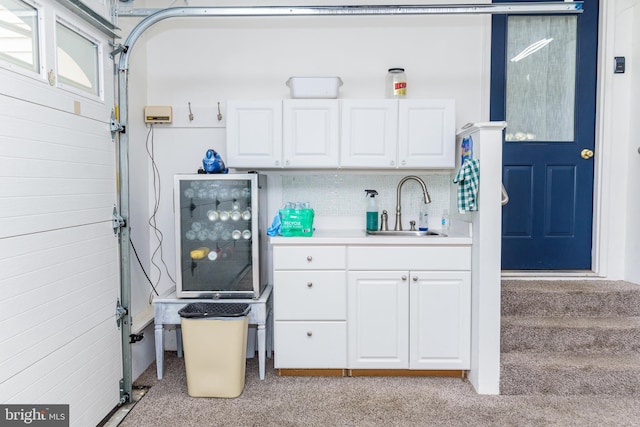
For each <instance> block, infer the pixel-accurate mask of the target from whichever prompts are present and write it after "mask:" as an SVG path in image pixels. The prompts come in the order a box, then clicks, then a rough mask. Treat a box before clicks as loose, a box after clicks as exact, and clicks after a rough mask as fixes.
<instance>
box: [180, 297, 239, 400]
mask: <svg viewBox="0 0 640 427" xmlns="http://www.w3.org/2000/svg"><path fill="white" fill-rule="evenodd" d="M249 309H250V307H249V304H243V303H192V304H187V305H186V306H185V307H183V308H182V309H181V310H180V311H178V314H179V315H180V318H181V319H180V324H181V327H182V348H183V352H184V363H185V367H186V371H187V392H188V393H189V396H192V397H238V396H240V394H241V393H242V390H243V389H244V381H245V371H246V366H247V361H246V351H247V329H248V323H249V318H248V317H247V315H248V313H249Z"/></svg>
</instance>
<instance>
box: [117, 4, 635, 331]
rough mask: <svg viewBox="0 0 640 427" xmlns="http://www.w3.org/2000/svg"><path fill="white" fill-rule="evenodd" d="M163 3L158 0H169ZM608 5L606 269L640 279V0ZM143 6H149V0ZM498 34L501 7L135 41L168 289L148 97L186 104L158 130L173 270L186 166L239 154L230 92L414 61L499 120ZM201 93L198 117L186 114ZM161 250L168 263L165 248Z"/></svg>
mask: <svg viewBox="0 0 640 427" xmlns="http://www.w3.org/2000/svg"><path fill="white" fill-rule="evenodd" d="M150 3H151V4H150V5H149V6H150V7H161V6H163V5H164V3H163V2H155V1H154V2H150ZM165 3H167V4H168V3H169V2H168V1H167V2H165ZM265 3H266V2H261V3H260V4H261V5H264V4H265ZM325 3H326V4H330V3H333V2H325ZM365 3H366V4H370V3H373V2H365ZM384 3H387V2H378V4H384ZM417 3H420V2H417ZM423 3H428V2H423ZM437 3H438V4H442V3H445V2H442V1H439V2H437ZM449 3H455V2H454V1H449ZM465 3H488V1H475V2H465ZM601 3H602V4H601V22H600V25H601V31H602V34H603V36H601V41H600V44H601V45H600V49H601V56H600V65H599V74H600V78H599V88H598V102H599V109H598V112H597V114H598V130H597V136H596V137H597V141H596V202H595V203H596V205H595V211H594V213H595V216H594V220H595V233H594V242H595V246H594V253H595V258H594V260H595V264H594V269H595V271H596V273H597V275H599V276H600V277H604V278H608V279H628V280H632V281H635V282H640V267H638V265H637V262H636V261H635V260H637V259H638V256H639V255H640V246H639V244H638V243H637V242H638V241H640V225H638V224H637V220H636V219H635V218H636V217H637V212H638V209H639V208H640V206H638V205H640V194H638V191H637V186H635V185H633V183H637V182H638V179H639V178H640V177H639V176H638V175H640V166H639V165H638V159H640V156H639V155H638V154H637V152H636V149H637V145H639V144H638V143H637V141H635V140H633V139H632V138H631V135H632V133H631V130H630V123H632V121H631V120H629V118H630V117H637V116H638V96H635V95H633V96H632V95H631V94H632V93H634V94H637V93H638V87H639V86H640V84H639V83H638V69H637V68H638V67H636V70H635V71H634V68H633V57H634V54H635V56H636V57H638V54H637V52H638V49H639V48H638V42H637V41H634V39H633V30H634V28H635V30H636V37H635V38H636V39H638V37H637V33H638V29H637V28H638V27H639V25H640V24H639V18H638V0H611V1H607V2H604V1H602V2H601ZM211 4H215V2H211V1H204V0H197V1H190V2H189V5H190V6H199V5H211ZM244 4H248V2H244ZM270 4H275V3H274V2H270ZM306 4H313V5H315V4H322V2H319V1H309V2H306ZM334 4H335V3H334ZM347 4H350V3H347ZM175 6H182V4H175ZM133 7H144V4H142V3H139V1H136V2H135V3H134V4H133ZM138 20H139V19H136V18H126V17H123V16H121V18H120V23H119V25H120V26H121V27H122V28H125V27H128V28H131V27H132V26H133V25H134V24H135V22H137V21H138ZM490 42H491V40H490V17H488V16H481V15H478V16H445V15H441V16H423V17H417V16H415V17H409V16H405V17H390V16H386V17H382V16H376V17H353V16H348V17H347V16H340V17H317V18H310V17H287V18H275V17H273V18H240V17H238V18H204V17H200V18H180V19H169V20H166V21H162V22H160V23H158V24H156V25H154V26H153V27H152V28H150V29H149V30H148V31H147V32H146V33H145V35H144V36H143V37H142V39H141V40H140V41H139V42H138V43H137V44H136V46H135V48H134V50H133V54H132V62H131V67H130V73H129V76H130V78H129V94H130V99H129V111H130V112H131V116H130V123H129V132H130V159H131V215H132V217H131V224H132V239H134V243H135V244H136V247H137V249H138V251H139V253H140V254H141V258H142V259H143V262H144V263H146V265H145V268H146V269H147V271H148V272H150V274H151V275H152V278H153V279H154V281H156V280H159V291H160V293H161V294H162V293H163V292H164V293H166V292H167V291H168V290H169V289H170V288H171V287H172V283H171V281H170V280H169V278H168V275H167V272H166V271H165V270H164V267H161V269H162V270H158V269H156V268H154V267H152V266H151V265H150V264H149V261H148V260H149V258H150V256H151V254H152V253H153V251H154V250H155V248H156V247H157V241H156V239H155V238H154V237H153V236H152V234H151V233H150V232H149V226H148V225H147V221H148V219H149V215H150V210H151V208H152V206H153V204H154V200H153V187H152V182H153V181H152V177H153V173H152V169H151V167H150V161H149V160H148V156H147V153H146V149H145V138H146V135H147V131H148V129H147V128H145V126H144V124H143V122H142V109H143V106H144V105H170V106H172V107H173V108H174V115H175V117H174V122H175V123H178V124H176V125H171V126H156V127H155V128H154V132H153V135H154V138H153V140H154V153H155V156H156V162H157V166H158V168H159V170H160V182H161V199H160V209H159V212H158V216H157V220H158V225H159V227H160V229H161V230H162V232H163V233H164V244H163V248H164V259H165V261H166V262H167V265H168V271H169V273H171V274H173V273H174V270H173V265H174V264H175V262H174V260H173V257H174V238H173V212H172V196H171V186H172V176H173V175H174V174H175V173H190V172H195V170H196V169H197V168H198V167H199V165H200V160H201V158H202V156H203V154H204V152H205V151H206V149H208V148H215V149H216V150H218V151H220V152H221V154H222V155H223V158H224V157H225V154H226V153H225V150H224V141H225V129H224V120H223V121H222V122H218V121H217V120H216V119H215V113H217V103H218V102H220V105H221V108H222V113H223V114H224V113H225V111H224V106H225V101H226V100H228V99H264V98H287V97H288V88H287V87H286V86H285V82H286V80H287V79H288V78H289V77H290V76H296V75H297V76H300V75H337V76H340V77H341V78H342V80H343V81H344V86H343V87H342V88H341V91H340V97H341V98H380V97H382V96H383V83H384V78H385V75H386V70H387V68H389V67H393V66H402V67H405V68H406V72H407V76H408V82H409V89H408V93H409V98H429V97H434V98H435V97H449V98H455V99H456V109H457V113H456V127H457V128H460V127H461V126H462V125H463V124H465V123H466V122H469V121H472V122H483V121H488V119H489V116H488V109H489V73H490V68H489V60H490ZM613 56H626V58H627V73H626V74H624V75H619V74H617V75H614V74H613V73H612V69H613V65H612V63H613ZM189 102H190V103H191V107H192V111H193V113H194V115H195V120H194V121H193V122H189V121H188V119H187V117H186V115H187V114H188V110H187V108H188V103H189ZM621 224H622V225H621ZM621 229H623V230H626V233H624V232H620V230H621ZM154 259H155V262H156V264H160V262H159V258H158V256H157V255H156V257H155V258H154ZM135 262H136V261H135V260H132V266H133V267H132V270H133V276H134V279H133V283H132V286H133V288H134V289H133V294H134V295H133V299H134V301H133V312H134V313H136V312H139V311H140V310H143V309H145V308H147V307H149V304H148V297H149V293H150V288H149V286H148V285H147V284H146V283H145V281H146V280H145V279H144V277H143V276H142V275H141V273H140V272H139V271H138V272H136V269H137V266H136V265H134V263H135ZM160 271H162V273H161V275H160ZM159 276H160V277H159ZM134 321H135V320H134ZM134 328H135V325H134Z"/></svg>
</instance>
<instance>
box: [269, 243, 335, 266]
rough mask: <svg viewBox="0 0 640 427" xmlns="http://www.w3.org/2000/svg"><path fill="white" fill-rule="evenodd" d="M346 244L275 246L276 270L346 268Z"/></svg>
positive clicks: (274, 264) (274, 263)
mask: <svg viewBox="0 0 640 427" xmlns="http://www.w3.org/2000/svg"><path fill="white" fill-rule="evenodd" d="M346 263H347V261H346V249H345V247H344V246H274V247H273V268H274V270H344V269H345V268H346Z"/></svg>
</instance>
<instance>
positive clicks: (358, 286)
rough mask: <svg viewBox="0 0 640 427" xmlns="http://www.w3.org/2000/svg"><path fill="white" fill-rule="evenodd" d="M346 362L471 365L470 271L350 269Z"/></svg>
mask: <svg viewBox="0 0 640 427" xmlns="http://www.w3.org/2000/svg"><path fill="white" fill-rule="evenodd" d="M347 282H348V285H347V286H348V299H349V304H348V313H349V314H348V317H347V322H348V324H349V346H348V349H349V367H350V368H353V369H367V368H370V369H393V368H396V369H426V370H441V369H455V370H462V369H469V360H470V338H471V323H470V322H471V318H470V309H471V280H470V272H468V271H466V272H457V271H456V272H451V271H450V272H447V271H367V272H364V271H350V272H349V274H348V279H347Z"/></svg>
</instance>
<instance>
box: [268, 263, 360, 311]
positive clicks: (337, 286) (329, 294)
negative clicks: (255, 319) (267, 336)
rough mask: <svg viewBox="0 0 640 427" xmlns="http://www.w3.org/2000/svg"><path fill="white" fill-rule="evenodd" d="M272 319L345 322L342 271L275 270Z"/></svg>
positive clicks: (345, 292)
mask: <svg viewBox="0 0 640 427" xmlns="http://www.w3.org/2000/svg"><path fill="white" fill-rule="evenodd" d="M273 282H274V285H273V287H274V290H273V292H274V295H273V313H274V318H275V320H345V319H346V318H347V281H346V273H345V272H344V271H275V272H274V273H273Z"/></svg>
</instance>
